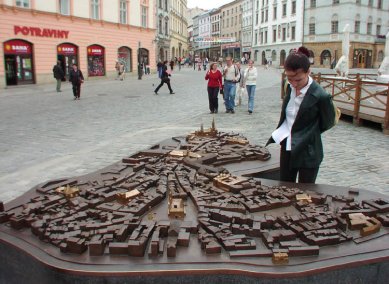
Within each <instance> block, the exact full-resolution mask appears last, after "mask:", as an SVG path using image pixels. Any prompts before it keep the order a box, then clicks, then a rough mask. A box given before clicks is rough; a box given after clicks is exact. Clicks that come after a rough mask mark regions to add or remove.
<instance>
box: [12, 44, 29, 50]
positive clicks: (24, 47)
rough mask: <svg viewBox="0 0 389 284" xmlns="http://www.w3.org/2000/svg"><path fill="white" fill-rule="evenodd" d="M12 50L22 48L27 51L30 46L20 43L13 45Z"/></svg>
mask: <svg viewBox="0 0 389 284" xmlns="http://www.w3.org/2000/svg"><path fill="white" fill-rule="evenodd" d="M12 50H22V51H27V50H28V47H27V46H20V45H12Z"/></svg>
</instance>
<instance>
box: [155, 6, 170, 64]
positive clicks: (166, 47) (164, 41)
mask: <svg viewBox="0 0 389 284" xmlns="http://www.w3.org/2000/svg"><path fill="white" fill-rule="evenodd" d="M170 1H171V0H157V3H156V4H157V8H156V11H157V14H156V24H157V28H156V30H157V31H156V36H155V41H156V45H157V50H156V57H157V61H165V60H169V59H170V58H171V56H170V21H169V11H170Z"/></svg>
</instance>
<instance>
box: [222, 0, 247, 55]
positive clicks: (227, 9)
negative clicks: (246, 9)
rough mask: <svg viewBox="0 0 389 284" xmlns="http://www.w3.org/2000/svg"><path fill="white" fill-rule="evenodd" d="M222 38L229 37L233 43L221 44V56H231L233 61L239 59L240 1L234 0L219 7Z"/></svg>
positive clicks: (240, 31)
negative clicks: (232, 39)
mask: <svg viewBox="0 0 389 284" xmlns="http://www.w3.org/2000/svg"><path fill="white" fill-rule="evenodd" d="M220 13H221V19H220V21H221V29H220V33H221V35H222V37H231V38H234V39H235V41H234V42H231V43H226V44H222V46H221V49H222V56H223V57H226V56H231V57H232V58H234V59H235V60H240V58H241V55H242V54H241V37H242V1H241V0H235V1H232V2H230V3H228V4H225V5H223V6H221V7H220Z"/></svg>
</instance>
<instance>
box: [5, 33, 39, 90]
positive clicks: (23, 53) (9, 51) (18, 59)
mask: <svg viewBox="0 0 389 284" xmlns="http://www.w3.org/2000/svg"><path fill="white" fill-rule="evenodd" d="M32 47H33V46H32V44H31V43H29V42H28V41H25V40H20V39H14V40H9V41H6V42H4V64H5V66H4V67H5V77H6V85H7V86H12V85H24V84H34V82H35V77H34V65H33V64H34V61H33V48H32Z"/></svg>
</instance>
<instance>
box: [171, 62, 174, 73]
mask: <svg viewBox="0 0 389 284" xmlns="http://www.w3.org/2000/svg"><path fill="white" fill-rule="evenodd" d="M173 68H174V60H171V61H170V70H171V71H173Z"/></svg>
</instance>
